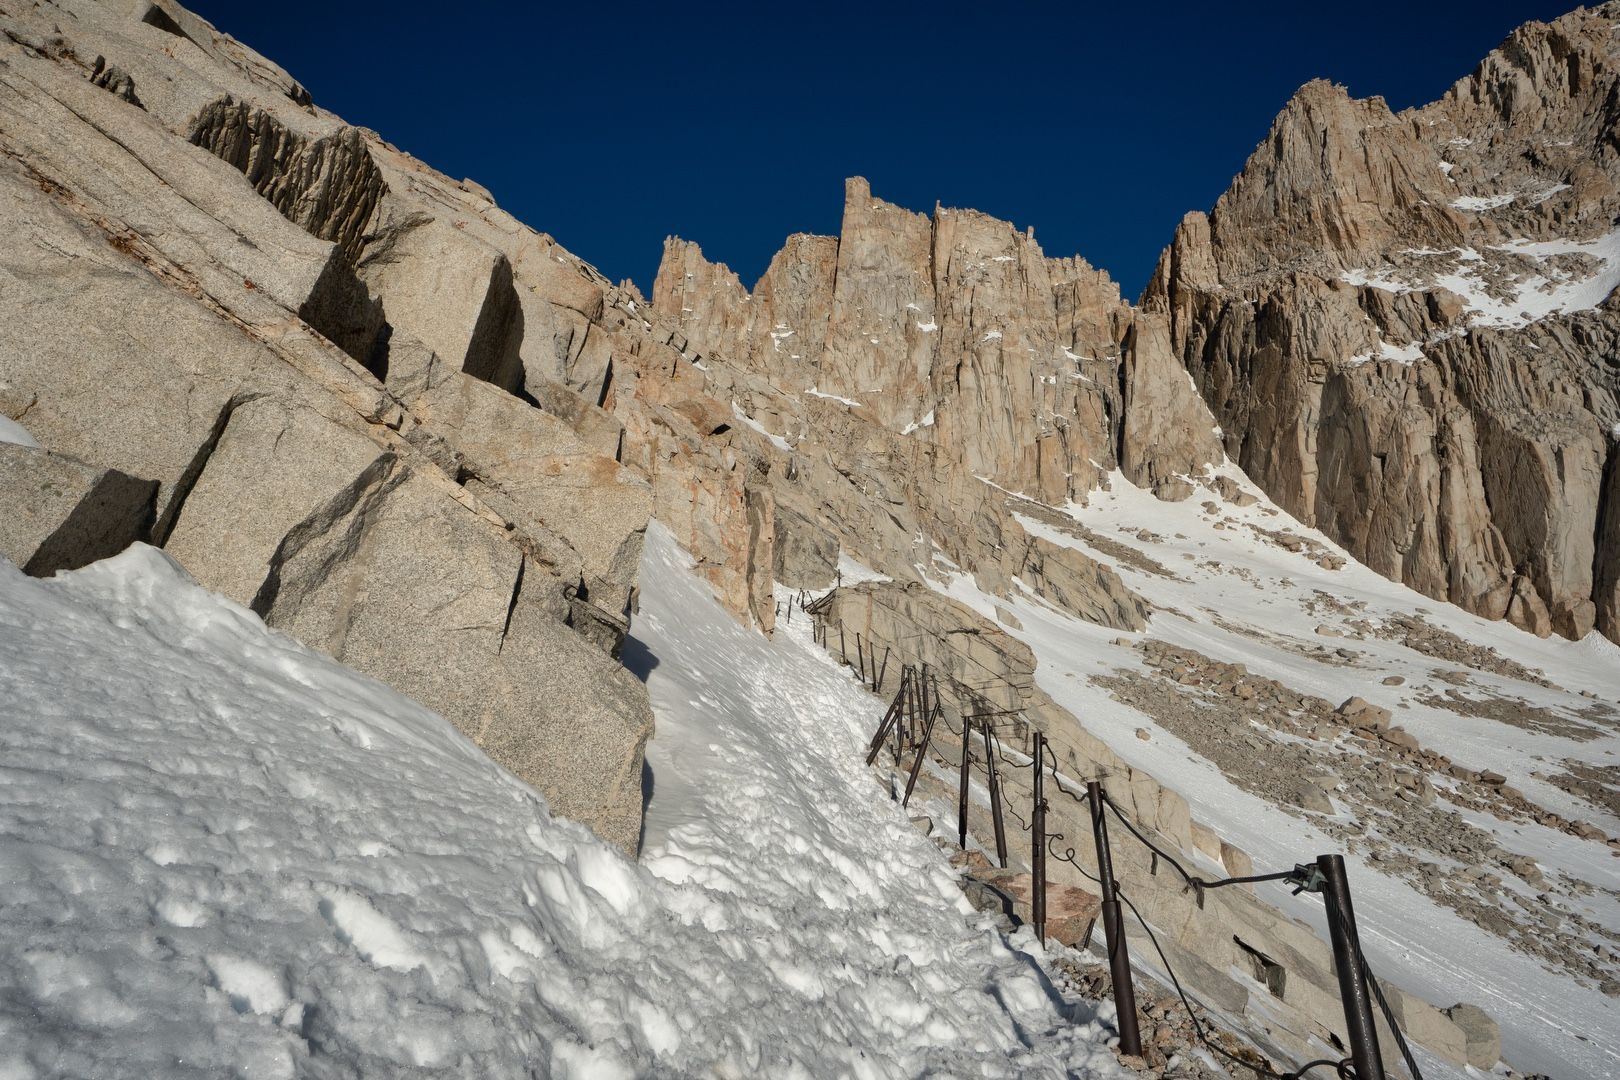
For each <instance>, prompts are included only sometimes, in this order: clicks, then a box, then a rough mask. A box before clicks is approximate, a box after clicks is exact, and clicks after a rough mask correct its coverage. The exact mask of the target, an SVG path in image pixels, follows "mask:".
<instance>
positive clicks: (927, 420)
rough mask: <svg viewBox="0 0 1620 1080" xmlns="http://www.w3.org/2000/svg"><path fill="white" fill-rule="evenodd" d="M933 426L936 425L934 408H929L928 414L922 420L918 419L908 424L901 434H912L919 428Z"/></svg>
mask: <svg viewBox="0 0 1620 1080" xmlns="http://www.w3.org/2000/svg"><path fill="white" fill-rule="evenodd" d="M933 426H934V410H933V409H929V410H928V415H927V416H925V417H923V418H922V419H921V420H916V421H913V422H912V423H909V424H907V425H906V426H905V428H904V429H903V430H902V431H901V432H900V434H902V435H910V434H911V433H912V432H914V431H916V430H917V429H918V428H925V427H933Z"/></svg>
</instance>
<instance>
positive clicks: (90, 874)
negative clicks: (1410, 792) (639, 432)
mask: <svg viewBox="0 0 1620 1080" xmlns="http://www.w3.org/2000/svg"><path fill="white" fill-rule="evenodd" d="M645 570H646V573H645V579H644V581H645V584H644V590H643V604H644V610H645V612H646V616H645V618H644V619H643V620H642V622H641V624H640V628H639V633H640V634H641V637H640V641H639V642H638V643H636V648H635V649H632V656H633V657H635V658H636V659H637V660H638V662H639V663H641V664H642V665H643V666H646V665H653V666H652V669H651V671H652V674H651V678H652V681H653V685H654V690H655V694H656V695H657V697H658V699H659V701H660V704H661V706H664V707H666V708H668V709H670V710H671V712H670V715H669V716H668V717H667V719H666V718H661V722H664V723H666V725H667V726H666V728H665V737H664V738H661V739H660V742H659V750H660V754H661V755H663V754H664V752H665V751H668V752H669V753H668V756H667V757H664V758H663V759H662V760H664V761H665V762H666V764H665V765H664V766H662V769H661V772H660V773H659V775H658V783H659V784H660V786H661V788H662V791H661V792H660V796H659V799H660V802H659V806H660V808H661V810H664V809H667V810H668V811H669V816H666V817H663V818H661V819H660V821H661V823H662V825H663V826H664V827H665V828H666V831H665V832H664V833H662V834H661V837H660V839H659V840H658V841H657V846H656V849H655V850H654V851H653V852H652V853H651V857H650V859H649V866H641V865H637V864H634V863H631V862H629V861H626V860H625V859H623V858H622V857H621V856H619V855H618V854H617V853H616V852H614V851H613V850H612V849H611V848H609V847H608V846H607V845H605V844H603V843H601V842H600V841H598V840H597V839H596V838H595V837H593V836H591V835H590V834H589V833H588V832H587V831H586V830H585V829H583V828H582V827H580V826H577V825H575V824H573V823H570V822H566V821H561V820H554V819H553V818H552V817H551V816H550V814H549V813H548V812H547V810H546V807H545V805H544V802H543V800H542V799H540V798H539V797H538V796H537V795H535V794H534V793H533V792H532V791H531V790H530V789H528V788H526V787H525V786H523V785H522V784H520V783H519V782H518V781H516V780H515V779H513V778H512V777H511V776H510V775H509V774H507V773H505V772H503V771H502V770H501V769H499V768H498V767H496V766H495V765H493V764H492V763H491V762H490V761H489V760H488V759H487V758H485V757H484V755H483V754H482V753H480V752H479V751H478V750H477V749H476V748H475V747H473V746H472V744H471V743H469V742H468V741H467V740H466V739H464V738H463V737H462V736H461V735H459V734H458V733H457V732H456V731H455V730H454V729H453V728H452V727H451V726H450V725H449V724H448V723H447V722H445V721H444V720H443V719H441V718H440V717H438V716H437V715H435V714H433V713H431V712H429V711H428V710H426V709H424V708H422V707H421V706H419V705H416V704H414V703H412V702H410V701H408V700H406V699H405V698H402V697H400V696H399V695H397V694H395V693H394V692H392V691H391V690H389V689H388V688H387V687H385V686H383V685H381V684H380V683H377V682H375V681H373V680H370V679H367V678H364V677H362V676H360V675H357V674H355V673H354V672H352V671H349V670H348V669H346V668H344V667H342V666H341V665H339V664H337V663H336V662H335V661H332V660H331V659H328V658H326V657H324V656H321V655H319V654H317V653H314V652H312V651H311V650H308V649H306V648H304V647H302V646H300V645H298V644H297V643H295V642H293V641H292V640H290V639H288V638H286V637H284V636H282V635H280V634H277V633H274V632H272V631H269V630H267V629H266V628H265V627H264V625H263V624H262V623H261V622H260V620H259V619H258V618H257V617H256V616H254V615H253V614H251V613H250V612H248V611H246V610H245V609H243V608H241V607H239V606H237V605H235V604H232V603H230V602H228V601H226V600H224V599H222V598H220V597H218V596H216V595H213V594H211V593H208V592H206V591H204V590H203V589H201V588H199V587H197V586H196V585H195V584H193V583H192V582H191V581H190V580H189V579H188V578H187V577H186V576H185V575H184V573H183V572H182V571H181V570H180V569H179V568H178V567H177V566H176V565H175V564H173V563H172V562H171V561H170V560H169V559H168V557H167V556H165V555H164V554H162V553H161V552H159V551H157V550H155V549H152V548H149V547H144V546H136V547H135V548H132V549H131V550H129V551H127V552H125V553H124V554H123V555H120V556H118V557H117V558H115V559H110V560H107V561H105V562H103V563H99V564H96V565H93V566H90V567H87V568H85V569H84V570H80V571H76V572H73V573H70V574H65V575H61V576H59V577H57V578H55V579H52V580H49V581H37V580H34V579H31V578H27V577H24V576H23V575H22V574H21V573H20V572H19V571H17V570H16V569H15V568H14V567H13V566H12V565H11V564H9V563H7V562H5V561H4V560H0V701H3V702H4V703H5V706H4V711H3V712H0V883H3V888H0V987H3V988H4V990H3V991H0V1077H6V1078H8V1080H11V1078H32V1077H54V1076H97V1077H142V1078H145V1077H153V1076H163V1077H216V1076H222V1075H240V1076H245V1077H255V1078H256V1077H290V1076H294V1075H298V1076H311V1077H337V1076H343V1077H352V1076H356V1075H365V1076H393V1075H400V1074H402V1073H405V1072H407V1071H409V1072H411V1073H412V1075H416V1074H418V1073H420V1074H423V1075H456V1076H469V1077H472V1076H478V1077H485V1076H491V1077H504V1076H536V1075H538V1076H554V1077H559V1078H563V1080H574V1078H587V1077H588V1078H593V1080H594V1078H617V1077H631V1076H646V1075H654V1076H694V1075H709V1076H786V1077H792V1076H799V1077H814V1076H846V1075H847V1076H859V1077H890V1076H915V1075H919V1074H922V1073H925V1072H929V1071H934V1072H941V1071H948V1072H950V1073H951V1074H953V1075H959V1076H1002V1075H1013V1074H1020V1075H1047V1076H1061V1075H1074V1074H1081V1075H1084V1074H1087V1073H1090V1072H1093V1071H1095V1072H1098V1073H1106V1074H1110V1075H1112V1074H1115V1073H1116V1071H1117V1069H1118V1066H1117V1065H1115V1064H1114V1063H1113V1061H1112V1054H1111V1052H1110V1051H1108V1050H1107V1049H1106V1048H1105V1045H1104V1032H1103V1030H1102V1029H1101V1028H1100V1027H1099V1026H1098V1025H1097V1024H1096V1023H1094V1022H1091V1023H1081V1024H1075V1023H1071V1022H1070V1020H1071V1017H1073V1016H1074V1006H1072V1005H1067V1004H1064V1003H1063V1002H1062V1001H1061V1000H1060V999H1059V997H1058V996H1057V994H1056V992H1055V991H1053V990H1052V989H1051V987H1050V985H1049V984H1048V983H1047V982H1046V981H1045V979H1044V976H1043V975H1042V973H1041V970H1040V968H1039V967H1038V966H1037V964H1036V963H1035V962H1034V961H1033V960H1032V959H1031V958H1030V957H1029V956H1027V955H1025V954H1024V953H1022V952H1020V951H1018V950H1017V948H1015V947H1009V945H1008V943H1007V942H1006V941H1005V940H1004V939H1002V938H1001V936H1000V935H998V933H997V932H996V931H995V930H994V929H993V928H992V927H991V926H990V925H989V924H988V923H987V922H984V921H983V920H982V919H981V918H980V917H979V916H976V915H972V914H969V913H967V912H965V911H964V908H963V904H962V902H961V900H960V898H959V896H958V895H957V894H956V891H955V889H954V887H953V886H952V885H951V881H950V876H949V873H948V872H947V870H946V869H945V867H944V864H943V862H942V861H941V858H940V856H939V855H938V854H937V853H935V852H934V851H933V850H932V848H931V846H930V845H929V844H928V843H927V842H926V841H925V840H923V839H921V838H919V837H917V836H916V835H915V834H914V833H913V832H912V831H911V830H910V829H909V828H908V827H907V826H906V824H905V819H904V817H903V815H902V814H901V813H900V811H899V810H898V809H897V808H895V807H893V806H892V805H890V804H888V803H886V802H884V801H882V799H881V793H880V792H879V791H877V790H875V787H874V785H873V784H872V782H871V781H870V779H868V778H867V777H865V776H864V775H861V773H860V770H858V769H856V768H854V767H853V766H851V765H849V763H848V761H847V757H848V755H847V754H844V753H843V751H844V750H845V749H847V748H848V747H850V746H851V745H853V741H854V740H855V738H856V736H855V735H854V732H855V730H856V726H857V725H860V724H864V723H866V722H869V720H870V716H869V715H859V716H858V715H857V713H858V711H859V710H862V709H864V710H865V712H866V713H867V714H869V713H870V711H871V709H872V705H871V699H869V698H861V697H860V695H859V694H858V693H856V692H855V691H854V690H853V689H852V687H851V685H850V684H849V683H848V682H847V677H846V676H844V675H842V674H841V673H840V672H839V671H837V670H835V669H834V668H833V667H832V666H831V665H830V663H829V662H828V661H826V660H825V658H823V657H820V656H816V655H813V654H812V653H811V652H810V651H809V649H808V647H807V646H802V645H800V644H797V643H795V642H793V641H788V642H783V643H778V644H772V643H768V642H766V641H764V640H763V639H761V638H758V637H757V636H756V635H754V634H752V633H751V632H749V631H746V630H743V629H742V628H740V627H738V626H736V625H735V624H734V623H733V622H732V621H731V620H730V619H729V617H728V616H726V615H725V614H724V613H723V612H722V611H721V609H720V608H719V606H718V605H717V604H716V603H715V602H714V601H713V599H712V597H711V596H710V595H709V594H708V592H707V590H706V588H705V587H704V586H702V585H701V584H699V583H698V582H697V581H696V580H695V579H693V578H691V577H690V576H689V575H688V573H687V564H686V560H685V557H684V556H683V555H681V554H680V552H679V551H678V549H676V548H675V546H674V544H673V543H672V542H671V541H670V540H669V538H668V535H667V534H666V533H664V532H663V531H662V530H658V529H655V530H654V531H653V533H652V534H651V536H650V537H649V543H648V557H647V563H646V568H645ZM756 669H757V670H756ZM688 688H691V690H690V691H689V690H688ZM671 691H675V692H678V693H680V694H683V695H685V696H684V697H683V698H682V699H681V700H680V702H676V703H674V704H672V703H671V702H672V699H671V697H670V693H671ZM699 692H702V693H707V694H709V696H710V698H711V700H712V701H713V702H714V704H713V705H707V704H704V705H702V712H701V714H700V713H699V712H698V711H696V710H694V709H692V708H690V707H688V706H686V705H685V704H684V702H685V701H687V700H699V701H700V702H701V700H702V699H701V698H699ZM699 722H702V723H705V724H708V725H709V727H708V728H707V730H706V731H705V730H703V729H701V728H700V727H699V726H698V725H699ZM738 736H745V737H746V738H747V739H750V740H753V741H751V742H747V743H745V744H744V745H742V746H729V745H727V746H723V747H721V748H719V749H716V750H714V751H713V752H712V762H711V764H712V767H713V772H712V773H703V772H688V773H687V774H686V781H685V784H684V786H683V783H682V781H681V766H680V765H679V764H677V763H675V762H676V760H677V759H678V760H679V761H684V762H685V764H686V765H687V766H691V765H692V764H694V763H697V761H698V758H699V757H700V756H701V755H702V754H705V753H709V751H707V750H706V749H704V748H705V747H707V745H708V744H709V743H710V742H714V741H716V740H719V739H727V740H729V739H731V738H733V737H738ZM823 750H825V751H826V752H827V753H829V754H830V755H831V756H830V757H826V758H824V757H822V751H823ZM666 796H668V799H669V800H670V801H665V797H666ZM677 817H678V818H679V820H678V821H676V820H675V818H677ZM1014 941H1015V943H1017V944H1026V947H1027V943H1026V942H1025V941H1024V939H1014Z"/></svg>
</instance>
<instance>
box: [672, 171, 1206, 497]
mask: <svg viewBox="0 0 1620 1080" xmlns="http://www.w3.org/2000/svg"><path fill="white" fill-rule="evenodd" d="M653 303H654V306H655V308H656V309H657V310H658V311H659V312H660V313H661V314H663V315H665V316H666V317H668V318H670V319H673V320H675V321H677V322H678V324H679V325H680V327H681V329H682V331H683V332H684V333H685V334H687V335H688V336H689V337H690V338H691V339H692V340H693V341H694V342H701V343H702V345H703V347H704V348H706V349H708V350H711V351H715V352H718V353H720V354H723V355H724V356H725V357H727V358H728V359H729V360H731V361H732V362H733V363H735V364H737V365H738V366H740V367H742V368H744V369H746V370H747V371H749V372H751V373H753V374H755V375H757V376H759V377H761V378H763V379H765V380H767V381H768V382H770V383H771V385H773V386H775V387H776V388H778V389H779V390H781V391H783V392H785V393H788V394H810V395H821V396H823V397H827V398H832V399H839V400H842V401H845V402H848V403H850V405H852V406H856V407H858V408H859V410H860V411H861V414H862V415H863V416H864V417H866V418H868V419H870V420H871V421H873V422H875V423H876V424H878V425H879V426H881V427H882V428H884V429H885V430H887V431H892V432H898V433H901V434H904V435H908V436H912V437H913V438H915V439H916V440H918V441H922V442H926V443H929V444H932V445H934V446H937V447H940V448H941V450H942V451H943V453H944V455H945V456H947V457H949V458H950V459H951V460H953V461H955V462H957V463H959V464H960V465H961V467H962V468H964V469H966V470H968V471H969V472H970V473H972V474H973V475H976V476H983V477H986V478H988V479H990V480H993V481H994V482H995V483H997V484H999V485H1001V486H1003V487H1006V488H1009V489H1011V490H1015V491H1019V492H1024V493H1027V494H1030V495H1032V496H1035V497H1038V498H1040V499H1042V500H1044V501H1047V502H1064V501H1067V500H1069V499H1075V498H1079V499H1083V498H1084V495H1085V492H1087V491H1089V490H1091V489H1092V488H1093V487H1095V486H1096V484H1097V483H1098V481H1099V480H1100V479H1101V477H1102V476H1103V475H1104V474H1105V473H1107V472H1108V471H1110V470H1112V469H1113V468H1115V467H1116V466H1120V465H1123V466H1124V468H1125V471H1126V474H1127V476H1129V477H1130V478H1131V479H1132V480H1134V481H1138V482H1146V483H1148V484H1150V485H1154V486H1157V485H1161V484H1169V483H1171V482H1172V481H1173V480H1174V479H1175V478H1176V477H1178V476H1180V475H1184V474H1187V473H1191V472H1196V471H1198V470H1199V469H1200V468H1201V467H1202V466H1203V465H1204V464H1206V463H1208V462H1210V461H1212V460H1218V459H1219V455H1220V450H1219V447H1218V446H1217V445H1216V443H1215V440H1214V439H1213V438H1212V437H1210V428H1211V427H1212V422H1211V421H1210V420H1209V418H1208V414H1207V412H1206V411H1205V409H1204V408H1203V407H1202V405H1201V404H1200V403H1199V402H1198V400H1197V398H1196V396H1195V395H1192V394H1190V393H1186V392H1184V390H1185V378H1184V377H1183V376H1182V375H1181V374H1180V372H1179V370H1178V369H1179V364H1178V363H1177V361H1176V359H1175V356H1174V354H1172V353H1171V352H1169V351H1168V349H1166V348H1165V347H1164V345H1165V339H1164V335H1163V332H1162V328H1160V329H1157V330H1155V328H1152V327H1149V328H1142V329H1141V330H1140V331H1138V330H1137V329H1135V328H1134V327H1135V320H1134V314H1133V312H1132V310H1131V307H1130V305H1129V304H1127V303H1125V302H1124V301H1122V300H1121V299H1120V296H1119V287H1118V286H1117V285H1115V284H1114V283H1113V282H1112V281H1111V280H1109V278H1108V276H1107V275H1106V274H1105V273H1103V272H1101V271H1099V270H1096V269H1093V268H1092V267H1091V266H1089V265H1088V264H1087V263H1086V262H1085V261H1084V260H1082V259H1078V258H1072V259H1049V258H1047V257H1046V256H1045V255H1044V254H1043V253H1042V251H1041V248H1040V246H1039V245H1038V244H1037V243H1036V242H1035V239H1034V235H1033V232H1020V231H1019V230H1017V229H1015V228H1013V227H1012V226H1011V225H1009V224H1008V223H1006V222H1004V221H998V220H996V219H995V218H992V217H989V216H987V215H984V214H980V213H978V212H976V211H971V210H951V209H945V208H940V207H936V208H935V210H934V213H933V214H932V216H925V215H922V214H916V213H912V212H911V211H908V210H905V209H902V208H900V207H897V206H894V205H892V204H890V203H887V202H884V201H882V200H881V199H878V198H875V197H874V196H873V195H872V193H871V190H870V188H869V187H868V185H867V183H866V181H864V180H862V179H860V178H855V179H852V180H850V181H848V183H847V184H846V185H845V192H844V218H843V226H842V229H841V231H840V233H839V235H838V237H837V238H831V237H811V236H795V237H791V238H790V239H789V240H788V243H787V246H786V247H784V248H783V250H782V251H781V252H780V253H778V254H777V256H776V257H775V258H774V259H773V260H772V262H771V265H770V268H769V269H768V270H767V271H766V272H765V275H764V276H763V277H762V278H761V279H760V281H759V283H758V284H757V285H756V286H755V288H754V290H753V292H752V293H750V292H748V291H747V290H745V289H744V288H743V287H742V285H741V283H740V282H739V281H738V280H737V277H736V275H735V274H733V273H731V272H730V271H729V270H727V269H726V268H725V267H723V266H717V265H715V264H712V263H710V262H708V261H707V260H705V259H704V258H703V256H702V252H701V251H700V250H699V249H698V248H697V247H696V245H693V244H690V243H687V242H685V241H681V240H675V239H670V240H668V241H666V243H665V254H664V262H663V264H662V266H661V267H660V269H659V274H658V278H657V281H656V283H655V285H654V289H653ZM1132 407H1139V409H1140V413H1141V415H1142V417H1143V422H1141V423H1138V424H1136V425H1134V426H1127V425H1122V424H1121V422H1120V417H1121V416H1122V414H1124V413H1125V412H1127V411H1129V410H1130V409H1131V408H1132ZM1166 490H1167V492H1168V491H1169V490H1171V489H1170V488H1167V489H1166ZM1180 493H1182V494H1184V493H1185V492H1180Z"/></svg>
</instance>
